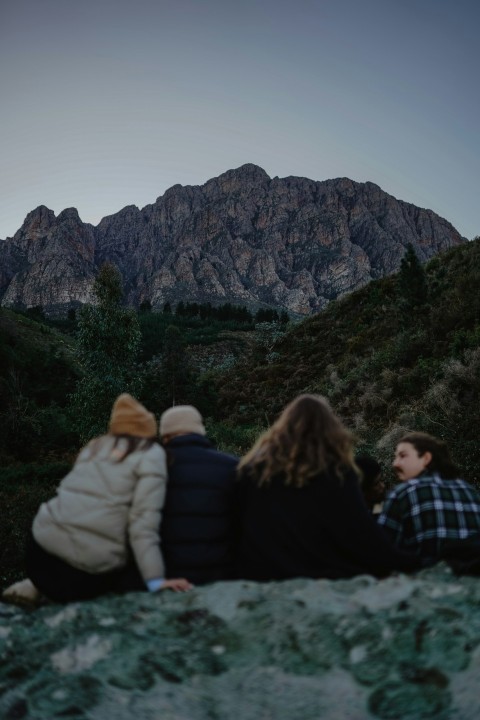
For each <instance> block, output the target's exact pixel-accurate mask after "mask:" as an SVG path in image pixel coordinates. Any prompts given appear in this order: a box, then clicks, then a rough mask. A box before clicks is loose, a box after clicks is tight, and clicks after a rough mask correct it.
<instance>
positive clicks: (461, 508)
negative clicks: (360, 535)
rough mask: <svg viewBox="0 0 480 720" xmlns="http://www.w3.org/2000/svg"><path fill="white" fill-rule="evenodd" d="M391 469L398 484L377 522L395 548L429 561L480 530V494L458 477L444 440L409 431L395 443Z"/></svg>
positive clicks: (471, 537)
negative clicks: (414, 553)
mask: <svg viewBox="0 0 480 720" xmlns="http://www.w3.org/2000/svg"><path fill="white" fill-rule="evenodd" d="M393 469H394V471H395V472H396V474H397V477H398V479H399V480H400V483H399V484H398V485H397V486H396V487H395V488H394V489H393V490H392V491H391V493H390V494H389V495H388V496H387V498H386V500H385V503H384V507H383V510H382V512H381V514H380V516H379V517H378V523H379V525H380V526H381V527H382V529H383V530H384V531H385V532H387V533H388V535H389V537H390V538H391V540H392V542H393V543H394V544H395V546H396V547H398V548H402V549H405V550H409V551H412V552H416V553H418V554H419V555H421V556H422V557H424V558H425V559H426V560H427V561H428V562H430V563H434V562H436V561H437V560H439V559H440V558H442V557H443V555H444V554H445V552H446V551H447V549H448V552H449V553H450V552H452V549H454V548H455V547H458V549H460V546H461V544H462V543H463V542H464V541H467V540H469V539H476V538H478V536H479V533H480V493H479V492H478V491H477V490H476V489H475V488H474V487H473V486H472V485H470V484H469V483H468V482H466V481H465V480H461V479H459V478H458V473H457V470H456V468H455V466H454V464H453V462H452V460H451V458H450V454H449V452H448V448H447V446H446V444H445V443H444V442H443V441H442V440H439V439H438V438H436V437H433V436H432V435H428V434H427V433H423V432H412V433H408V434H407V435H404V436H403V437H402V438H401V440H400V441H399V442H398V444H397V447H396V450H395V458H394V460H393Z"/></svg>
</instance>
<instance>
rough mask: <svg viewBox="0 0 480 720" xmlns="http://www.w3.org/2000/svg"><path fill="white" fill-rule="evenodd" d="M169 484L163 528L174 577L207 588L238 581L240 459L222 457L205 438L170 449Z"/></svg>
mask: <svg viewBox="0 0 480 720" xmlns="http://www.w3.org/2000/svg"><path fill="white" fill-rule="evenodd" d="M166 450H167V459H168V483H167V495H166V500H165V505H164V508H163V518H162V526H161V533H160V536H161V543H162V552H163V556H164V560H165V565H166V576H167V577H169V578H175V577H185V578H187V579H188V580H190V582H192V583H194V584H197V585H201V584H203V583H208V582H215V581H216V580H228V579H230V578H232V577H233V553H232V533H233V524H232V514H233V487H234V483H235V470H236V466H237V463H238V458H236V457H234V456H233V455H227V454H225V453H221V452H218V451H217V450H215V448H214V447H213V445H212V443H211V442H210V441H209V440H208V439H207V438H206V437H204V436H203V435H197V434H193V433H192V434H188V435H179V436H177V437H174V438H172V440H170V442H169V443H168V444H167V445H166Z"/></svg>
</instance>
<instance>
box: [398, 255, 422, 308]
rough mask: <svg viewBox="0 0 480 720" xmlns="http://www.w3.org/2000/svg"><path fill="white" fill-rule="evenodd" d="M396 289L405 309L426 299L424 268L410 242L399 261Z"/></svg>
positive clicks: (415, 305) (419, 304)
mask: <svg viewBox="0 0 480 720" xmlns="http://www.w3.org/2000/svg"><path fill="white" fill-rule="evenodd" d="M398 290H399V294H400V296H401V298H402V301H403V303H402V304H403V306H404V308H405V310H406V311H410V310H413V309H414V308H416V307H419V306H421V305H423V304H424V303H425V302H426V300H427V281H426V276H425V270H424V268H423V265H422V264H421V262H420V260H419V259H418V257H417V255H416V253H415V250H414V248H413V245H412V244H411V243H409V244H408V245H407V251H406V253H405V255H404V257H403V259H402V262H401V263H400V272H399V274H398Z"/></svg>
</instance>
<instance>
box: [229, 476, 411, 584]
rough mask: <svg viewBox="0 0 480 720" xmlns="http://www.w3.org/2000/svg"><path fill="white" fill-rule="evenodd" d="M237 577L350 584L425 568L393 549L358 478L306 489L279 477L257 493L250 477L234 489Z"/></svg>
mask: <svg viewBox="0 0 480 720" xmlns="http://www.w3.org/2000/svg"><path fill="white" fill-rule="evenodd" d="M236 493H237V497H236V503H235V504H236V513H237V515H236V526H237V534H238V539H237V541H238V558H237V572H238V576H239V577H241V578H245V579H251V580H258V581H267V580H282V579H286V578H293V577H311V578H332V579H333V578H348V577H352V576H354V575H358V574H362V573H368V574H372V575H376V576H379V577H382V576H385V575H387V574H388V573H389V572H390V571H392V570H404V571H408V570H413V569H416V568H418V567H419V561H418V559H417V558H416V557H415V556H411V555H408V554H406V553H401V552H399V551H397V550H395V549H394V548H393V547H392V545H391V544H390V541H389V539H388V537H387V536H386V535H384V533H383V531H382V530H381V529H380V528H379V527H378V526H377V524H376V522H375V520H374V519H373V517H372V515H371V514H370V512H369V510H368V508H367V506H366V504H365V500H364V498H363V495H362V493H361V490H360V486H359V482H358V478H357V477H356V475H355V474H354V473H353V471H347V472H346V474H345V477H344V478H343V480H339V479H337V478H336V477H335V476H333V475H332V474H330V473H324V474H321V475H318V476H316V477H314V478H312V480H310V481H309V483H308V484H307V485H305V486H304V487H302V488H293V487H290V486H288V487H287V486H286V485H285V484H284V478H283V477H281V476H277V477H275V478H273V479H272V481H271V483H270V484H269V485H266V486H265V485H264V486H262V487H258V484H257V480H256V479H255V478H254V477H252V476H251V475H249V474H248V473H247V472H245V471H244V472H243V473H242V474H241V477H240V480H239V482H238V484H237V488H236Z"/></svg>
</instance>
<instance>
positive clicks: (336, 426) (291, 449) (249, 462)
mask: <svg viewBox="0 0 480 720" xmlns="http://www.w3.org/2000/svg"><path fill="white" fill-rule="evenodd" d="M346 467H353V438H352V435H351V433H350V432H349V431H348V430H347V429H346V428H345V427H344V426H343V425H342V423H341V421H340V420H339V418H338V417H337V416H336V415H335V414H334V412H333V411H332V409H331V407H330V405H329V403H328V401H327V400H326V399H325V398H324V397H322V396H321V395H299V397H297V398H296V399H295V400H293V401H292V402H291V403H290V404H289V405H287V407H286V408H285V409H284V410H283V412H282V414H281V415H280V417H279V418H278V419H277V420H276V422H274V424H273V425H272V426H271V428H269V429H268V430H267V431H266V432H265V433H264V434H263V435H262V436H261V437H260V438H259V439H258V440H257V442H256V443H255V445H254V446H253V448H252V449H251V450H250V451H249V452H248V453H247V454H246V455H245V457H243V458H242V459H241V460H240V463H239V469H240V470H241V469H243V468H245V469H248V470H251V471H253V472H254V474H255V475H257V476H258V484H259V485H263V484H264V483H269V482H270V480H271V479H272V477H273V476H274V475H277V474H282V475H284V476H285V484H286V485H293V486H294V487H298V488H301V487H303V486H304V485H305V484H306V483H307V482H308V480H309V479H310V478H312V477H314V476H315V475H318V474H320V473H322V472H324V471H326V470H330V471H331V472H333V473H335V474H336V475H337V476H338V477H339V478H340V477H342V475H343V472H344V470H345V468H346Z"/></svg>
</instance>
